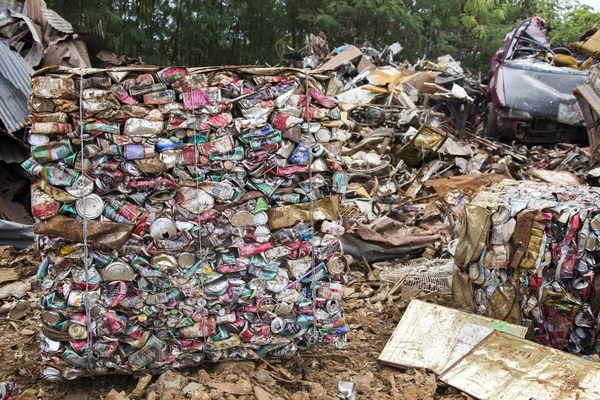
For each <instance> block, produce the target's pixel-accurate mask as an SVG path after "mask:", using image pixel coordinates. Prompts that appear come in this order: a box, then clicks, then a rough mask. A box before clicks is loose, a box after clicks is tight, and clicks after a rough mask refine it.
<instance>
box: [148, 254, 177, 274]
mask: <svg viewBox="0 0 600 400" xmlns="http://www.w3.org/2000/svg"><path fill="white" fill-rule="evenodd" d="M150 262H151V263H152V265H154V266H155V267H156V268H158V269H159V271H165V270H168V269H173V268H175V266H176V265H177V259H175V257H173V256H171V255H169V254H159V255H157V256H154V257H152V260H150Z"/></svg>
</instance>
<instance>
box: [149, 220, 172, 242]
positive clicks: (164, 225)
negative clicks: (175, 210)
mask: <svg viewBox="0 0 600 400" xmlns="http://www.w3.org/2000/svg"><path fill="white" fill-rule="evenodd" d="M176 234H177V227H176V226H175V222H173V220H172V219H170V218H158V219H156V220H155V221H154V222H153V223H152V225H150V236H152V238H153V239H155V240H169V239H171V238H172V237H173V236H175V235H176Z"/></svg>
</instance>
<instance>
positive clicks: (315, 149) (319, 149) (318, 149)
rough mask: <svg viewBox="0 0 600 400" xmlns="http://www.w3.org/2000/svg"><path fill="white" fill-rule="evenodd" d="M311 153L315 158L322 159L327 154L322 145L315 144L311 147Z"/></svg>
mask: <svg viewBox="0 0 600 400" xmlns="http://www.w3.org/2000/svg"><path fill="white" fill-rule="evenodd" d="M310 153H311V154H312V156H313V157H321V156H322V155H323V154H324V153H325V147H323V145H322V144H321V143H315V144H313V145H312V146H310Z"/></svg>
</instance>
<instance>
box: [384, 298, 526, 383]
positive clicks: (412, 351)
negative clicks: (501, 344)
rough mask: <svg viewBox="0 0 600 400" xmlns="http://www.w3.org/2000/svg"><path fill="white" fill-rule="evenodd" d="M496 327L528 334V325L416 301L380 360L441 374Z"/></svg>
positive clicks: (407, 311)
mask: <svg viewBox="0 0 600 400" xmlns="http://www.w3.org/2000/svg"><path fill="white" fill-rule="evenodd" d="M494 330H500V331H503V332H508V333H510V334H511V335H515V336H518V337H525V334H526V333H527V328H526V327H524V326H518V325H514V324H510V323H508V322H505V321H499V320H495V319H492V318H487V317H484V316H481V315H475V314H469V313H466V312H462V311H459V310H454V309H452V308H447V307H443V306H440V305H437V304H431V303H426V302H424V301H420V300H412V301H411V302H410V304H409V305H408V308H407V309H406V311H405V312H404V315H403V316H402V319H401V320H400V322H399V323H398V325H397V326H396V329H395V330H394V332H393V333H392V336H391V337H390V340H389V341H388V342H387V344H386V345H385V348H384V349H383V351H382V352H381V354H380V355H379V358H378V360H379V361H381V362H382V363H385V364H388V365H393V366H400V367H414V368H426V369H428V370H431V371H433V372H435V373H436V374H441V373H442V372H444V371H445V370H446V368H448V367H449V366H451V365H452V364H454V363H455V362H456V361H457V360H459V359H460V358H461V357H463V356H464V355H465V354H467V353H468V352H469V351H470V350H471V349H472V348H473V346H475V345H476V344H477V343H479V341H481V340H483V339H484V338H485V337H486V336H487V335H489V334H490V333H491V332H493V331H494Z"/></svg>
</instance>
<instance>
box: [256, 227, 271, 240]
mask: <svg viewBox="0 0 600 400" xmlns="http://www.w3.org/2000/svg"><path fill="white" fill-rule="evenodd" d="M254 236H256V237H257V238H259V237H260V238H267V237H269V236H271V231H270V230H269V228H268V227H267V226H266V225H260V226H258V227H256V229H255V230H254Z"/></svg>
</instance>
